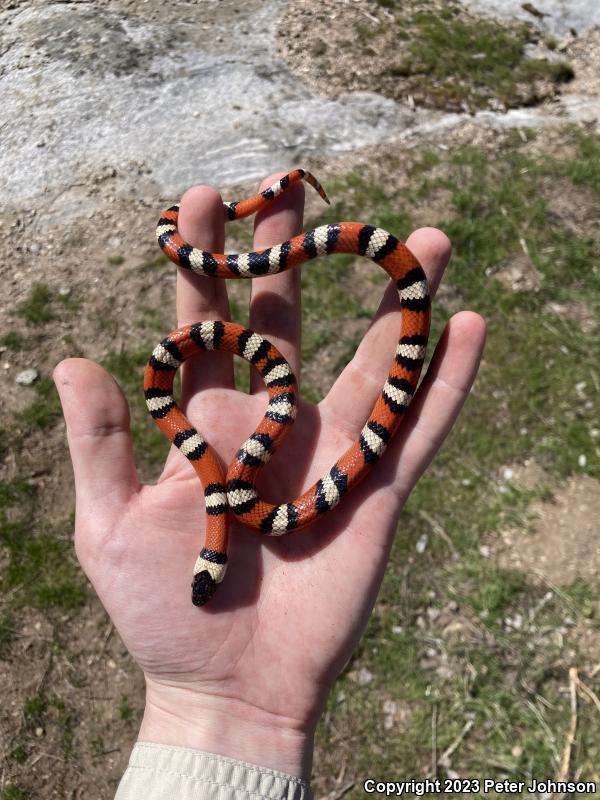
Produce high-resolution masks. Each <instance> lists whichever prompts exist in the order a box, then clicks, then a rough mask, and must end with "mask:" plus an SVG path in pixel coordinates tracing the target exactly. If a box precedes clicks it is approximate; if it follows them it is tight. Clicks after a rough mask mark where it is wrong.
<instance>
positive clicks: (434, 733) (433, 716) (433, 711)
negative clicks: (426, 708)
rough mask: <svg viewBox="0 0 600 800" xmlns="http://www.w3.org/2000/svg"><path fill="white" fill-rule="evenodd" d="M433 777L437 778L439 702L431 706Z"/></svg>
mask: <svg viewBox="0 0 600 800" xmlns="http://www.w3.org/2000/svg"><path fill="white" fill-rule="evenodd" d="M431 777H432V779H433V780H436V778H437V703H434V704H433V706H432V707H431Z"/></svg>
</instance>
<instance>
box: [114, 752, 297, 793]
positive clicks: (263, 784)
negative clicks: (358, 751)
mask: <svg viewBox="0 0 600 800" xmlns="http://www.w3.org/2000/svg"><path fill="white" fill-rule="evenodd" d="M312 797H313V795H312V792H311V789H310V786H309V785H308V783H306V782H305V781H302V780H300V779H299V778H294V777H292V776H291V775H286V774H284V773H283V772H276V771H275V770H272V769H267V768H266V767H259V766H257V765H256V764H247V763H246V762H245V761H235V760H234V759H232V758H225V757H224V756H218V755H214V754H212V753H204V752H202V751H201V750H192V749H191V748H187V747H171V746H169V745H162V744H155V743H153V742H138V743H137V744H136V745H135V747H134V748H133V751H132V753H131V757H130V759H129V766H128V767H127V769H126V771H125V774H124V775H123V777H122V779H121V782H120V784H119V788H118V789H117V794H116V795H115V800H173V798H177V800H246V798H252V800H312Z"/></svg>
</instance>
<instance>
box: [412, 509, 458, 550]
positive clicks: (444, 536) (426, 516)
mask: <svg viewBox="0 0 600 800" xmlns="http://www.w3.org/2000/svg"><path fill="white" fill-rule="evenodd" d="M419 516H420V517H421V518H422V519H424V520H425V522H427V524H428V525H429V526H430V527H431V530H432V531H433V532H434V533H435V534H437V535H438V536H439V537H440V539H442V540H443V541H444V542H446V544H447V545H448V547H449V548H450V550H451V551H452V556H453V558H454V559H455V560H456V561H458V560H460V553H459V552H458V550H457V549H456V547H454V543H453V542H452V539H451V538H450V537H449V536H448V534H447V533H446V531H445V530H444V529H443V528H442V526H441V525H440V523H439V522H438V521H437V520H436V519H434V518H433V517H432V516H430V515H429V514H428V513H427V511H424V510H423V509H420V510H419Z"/></svg>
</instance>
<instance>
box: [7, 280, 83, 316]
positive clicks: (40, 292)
mask: <svg viewBox="0 0 600 800" xmlns="http://www.w3.org/2000/svg"><path fill="white" fill-rule="evenodd" d="M79 307H80V304H79V302H78V301H77V300H76V299H75V298H74V297H72V295H71V294H70V293H67V294H60V293H59V292H55V291H53V290H52V289H50V287H49V286H47V285H46V284H45V283H36V284H34V285H33V286H32V287H31V289H30V290H29V294H28V295H27V297H26V298H25V300H23V302H22V303H20V304H19V305H18V306H17V314H18V315H19V316H20V317H22V318H23V319H24V320H26V321H27V322H28V323H29V324H30V325H45V324H47V323H48V322H52V321H53V320H56V319H60V318H61V317H64V315H65V312H71V313H73V312H75V311H77V310H78V309H79Z"/></svg>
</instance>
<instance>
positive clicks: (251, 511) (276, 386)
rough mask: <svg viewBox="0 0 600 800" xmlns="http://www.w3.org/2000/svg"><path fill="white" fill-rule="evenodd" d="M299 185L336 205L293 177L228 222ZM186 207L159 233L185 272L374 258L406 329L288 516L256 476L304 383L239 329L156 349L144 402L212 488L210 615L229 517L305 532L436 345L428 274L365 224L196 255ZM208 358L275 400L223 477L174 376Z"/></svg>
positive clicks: (337, 496)
mask: <svg viewBox="0 0 600 800" xmlns="http://www.w3.org/2000/svg"><path fill="white" fill-rule="evenodd" d="M300 181H306V182H307V183H309V184H310V185H311V186H313V187H314V188H315V189H316V190H317V192H318V193H319V194H320V195H321V197H322V198H323V199H324V200H325V201H326V202H329V201H328V199H327V195H326V194H325V192H324V190H323V188H322V187H321V185H320V184H319V182H318V181H317V180H316V178H314V176H313V175H311V174H310V173H309V172H306V171H305V170H302V169H296V170H294V171H293V172H290V173H288V174H287V175H285V176H284V177H283V178H281V179H280V180H278V181H277V182H276V183H275V184H273V186H271V187H270V188H269V189H266V190H265V191H263V192H261V193H260V194H257V195H254V196H253V197H250V198H248V199H246V200H241V201H240V202H236V203H224V211H225V215H226V218H227V219H228V220H235V219H241V218H243V217H247V216H250V215H252V214H255V213H256V212H258V211H260V210H261V209H263V208H265V207H267V206H268V205H269V204H270V203H271V202H272V200H273V199H274V198H275V197H277V196H278V195H280V194H281V193H282V192H284V191H285V190H286V189H288V188H289V187H290V186H293V185H294V184H296V183H299V182H300ZM178 215H179V206H172V207H171V208H169V209H168V210H167V211H165V212H164V213H163V214H162V216H161V218H160V220H159V222H158V226H157V229H156V235H157V238H158V242H159V245H160V247H161V248H162V250H163V251H164V252H165V253H166V255H167V256H168V257H169V258H170V259H171V261H174V262H175V264H177V265H178V266H179V267H181V268H182V269H188V270H192V271H193V272H195V273H197V274H199V275H205V276H210V277H219V278H258V277H261V276H265V275H273V274H275V273H278V272H283V271H284V270H287V269H292V268H294V267H296V266H298V265H300V264H303V263H304V262H305V261H309V260H311V259H313V258H318V257H319V256H325V255H330V254H331V253H352V254H358V255H362V256H366V257H367V258H371V259H372V260H373V261H375V262H376V263H377V264H379V265H380V266H381V267H383V269H384V270H385V271H386V272H387V273H388V275H389V276H390V278H391V279H392V280H394V281H395V282H396V286H397V289H398V294H399V297H400V307H401V311H402V321H401V326H400V338H399V342H398V346H397V348H396V353H395V356H394V359H393V361H392V364H391V367H390V370H389V374H388V376H387V379H386V381H385V383H384V385H383V387H382V390H381V393H380V395H379V396H378V398H377V400H376V402H375V405H374V406H373V410H372V411H371V414H370V416H369V418H368V419H367V421H366V422H365V426H364V428H363V429H362V431H361V433H360V436H359V437H358V439H357V440H356V441H355V442H354V443H353V444H352V445H351V446H350V447H349V448H348V450H347V451H346V452H345V453H344V454H343V455H342V456H341V457H340V458H339V459H338V460H337V461H336V463H335V464H334V465H333V467H332V468H331V469H330V470H329V472H328V473H327V474H326V475H325V476H323V477H322V478H321V479H320V480H318V481H317V482H316V483H314V484H313V485H312V486H311V487H310V488H309V489H307V490H306V491H305V492H304V494H302V495H301V496H300V497H297V498H296V499H295V500H292V501H291V502H289V503H283V504H282V505H278V506H275V505H272V504H271V503H269V502H267V501H266V500H263V499H262V498H261V497H259V495H258V493H257V491H256V488H255V483H256V478H257V474H258V471H259V470H260V469H261V467H263V466H264V465H265V464H266V463H267V461H268V460H269V458H270V457H271V455H272V454H273V453H274V451H275V449H276V448H277V446H278V445H279V444H280V443H281V442H282V441H283V439H284V438H285V436H286V435H287V433H288V432H289V430H290V426H291V425H292V423H293V422H294V419H295V417H296V412H297V408H298V389H297V385H296V378H295V377H294V374H293V372H292V369H291V368H290V366H289V364H288V363H287V361H286V360H285V359H284V358H283V356H282V355H281V353H280V352H279V351H278V350H277V349H276V348H275V347H274V346H273V345H272V344H271V343H270V342H268V341H267V340H266V339H264V338H263V337H262V336H261V335H260V334H259V333H255V332H253V331H250V330H248V329H246V328H243V327H242V326H240V325H236V324H234V323H232V322H218V321H217V322H215V321H206V322H196V323H195V324H193V325H185V326H183V327H181V328H178V329H177V330H175V331H173V332H172V333H170V334H169V335H168V336H167V337H166V338H165V339H163V340H162V342H160V344H158V345H157V346H156V347H155V349H154V351H153V353H152V356H151V358H150V361H149V362H148V365H147V367H146V371H145V375H144V393H145V397H146V403H147V406H148V409H149V411H150V414H151V415H152V418H153V419H154V421H155V422H156V424H157V425H158V427H159V428H160V430H161V431H162V432H163V433H164V434H165V436H166V437H167V438H168V439H169V441H170V442H172V443H173V444H174V445H175V446H176V447H178V448H179V450H181V452H182V453H183V454H184V455H185V456H186V457H187V458H188V459H189V461H190V463H191V464H192V466H193V467H194V469H195V471H196V473H197V475H198V477H199V478H200V481H201V483H202V486H203V489H204V501H205V510H206V536H205V541H204V546H203V547H202V549H201V551H200V555H199V556H198V559H197V561H196V564H195V567H194V577H193V582H192V602H193V603H194V604H195V605H198V606H200V605H203V604H204V603H206V602H207V600H209V599H210V597H211V596H212V594H213V593H214V591H215V588H216V586H217V585H218V584H219V583H220V582H221V581H222V580H223V577H224V575H225V570H226V567H227V540H228V516H229V511H231V512H232V513H233V514H234V515H235V516H236V517H237V518H238V520H239V521H240V522H243V523H244V524H245V525H248V526H249V527H251V528H255V529H257V530H259V531H261V532H262V533H264V534H267V535H269V536H280V535H282V534H286V533H290V532H291V531H295V530H298V529H300V528H303V527H305V526H306V525H309V524H310V523H311V522H312V521H313V520H315V519H316V518H317V517H319V516H320V515H322V514H324V513H326V512H327V511H330V510H331V509H332V508H334V507H335V506H336V505H337V504H338V503H339V501H340V500H341V499H342V497H343V496H344V495H345V494H346V493H347V492H349V491H350V490H351V489H352V488H353V487H354V486H355V485H356V484H357V483H358V482H359V481H360V480H361V479H362V478H363V477H364V476H365V475H366V474H367V473H368V472H369V471H370V470H371V468H372V467H373V465H374V464H375V463H376V462H377V461H378V460H379V458H380V457H381V456H382V454H383V452H384V451H385V449H386V447H387V445H388V443H389V442H390V440H391V438H392V436H393V435H394V433H395V432H396V430H397V428H398V426H399V423H400V421H401V419H402V415H403V413H404V411H405V410H406V408H407V406H408V404H409V402H410V399H411V397H412V395H413V393H414V391H415V389H416V386H417V382H418V380H419V375H420V372H421V367H422V365H423V360H424V358H425V349H426V346H427V338H428V335H429V323H430V297H429V286H428V283H427V278H426V276H425V273H424V271H423V269H422V267H421V265H420V264H419V262H418V261H417V259H416V258H415V256H414V255H413V254H412V253H411V252H410V250H409V249H408V248H407V247H406V246H405V245H404V244H403V243H402V242H401V241H399V240H398V239H396V237H395V236H392V234H390V233H388V232H387V231H384V230H382V229H381V228H376V227H373V226H372V225H364V224H362V223H359V222H338V223H335V224H328V225H322V226H320V227H318V228H315V229H313V230H310V231H308V232H306V233H302V234H300V235H299V236H295V237H294V238H293V239H290V240H289V241H287V242H283V243H281V244H278V245H275V246H273V247H269V248H267V249H266V250H261V251H257V252H252V253H242V254H237V255H234V254H230V255H226V254H222V253H209V252H205V251H202V250H200V249H198V248H195V247H192V245H190V244H188V243H187V242H185V241H184V240H183V238H182V237H181V235H180V234H179V232H178V229H177V220H178ZM202 350H223V351H227V352H230V353H234V354H235V355H238V356H241V357H242V358H244V359H246V361H248V362H250V363H251V364H253V365H254V367H256V369H257V370H258V372H259V373H260V375H261V376H262V378H263V380H264V382H265V384H266V387H267V390H268V395H269V402H268V405H267V410H266V413H265V415H264V417H263V419H262V420H261V422H260V424H259V426H258V428H257V429H256V430H255V431H254V433H253V434H252V435H251V436H250V438H249V439H247V440H246V441H245V442H244V443H243V444H242V445H241V447H240V449H239V450H238V452H237V454H236V456H235V458H234V459H233V461H232V463H231V464H230V466H229V469H228V470H227V474H225V471H224V469H223V467H222V465H221V462H220V459H219V457H218V456H217V454H216V453H215V451H214V450H213V449H212V448H211V446H210V445H209V444H208V443H207V442H206V441H205V440H204V439H203V437H202V436H201V434H200V433H198V431H197V430H196V428H194V426H193V425H192V424H191V423H190V422H189V420H188V419H187V418H186V416H185V415H184V414H183V412H182V411H181V409H180V408H179V407H178V405H177V403H176V401H175V399H174V397H173V381H174V377H175V373H176V371H177V368H178V367H179V366H180V365H181V364H182V363H183V362H184V361H185V360H186V359H187V358H190V357H191V356H193V355H195V354H196V353H198V351H202Z"/></svg>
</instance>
